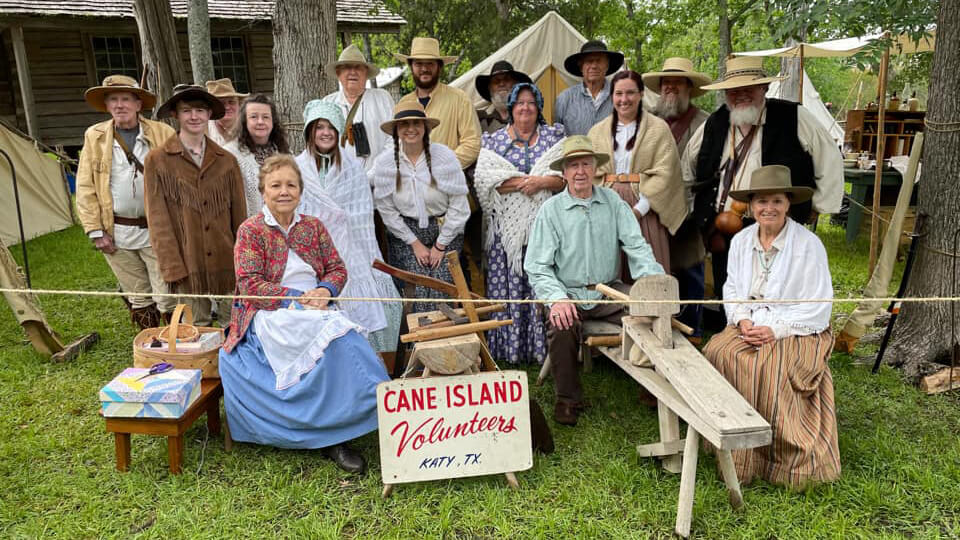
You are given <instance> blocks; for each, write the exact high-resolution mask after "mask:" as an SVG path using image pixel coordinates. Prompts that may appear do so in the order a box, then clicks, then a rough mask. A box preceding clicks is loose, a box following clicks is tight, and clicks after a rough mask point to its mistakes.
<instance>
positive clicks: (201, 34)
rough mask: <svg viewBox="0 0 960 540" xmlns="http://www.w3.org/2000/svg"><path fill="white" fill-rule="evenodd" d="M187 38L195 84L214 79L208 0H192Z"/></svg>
mask: <svg viewBox="0 0 960 540" xmlns="http://www.w3.org/2000/svg"><path fill="white" fill-rule="evenodd" d="M187 38H188V39H189V41H190V67H191V68H192V69H193V84H198V85H201V86H202V85H203V84H204V83H206V82H207V81H212V80H213V79H214V74H213V52H212V51H211V50H210V15H209V14H208V13H207V0H190V10H189V12H188V14H187Z"/></svg>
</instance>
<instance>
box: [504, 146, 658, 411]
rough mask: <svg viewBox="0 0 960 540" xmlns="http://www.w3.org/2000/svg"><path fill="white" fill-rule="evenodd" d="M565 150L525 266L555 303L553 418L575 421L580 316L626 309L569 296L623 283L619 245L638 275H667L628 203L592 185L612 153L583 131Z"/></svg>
mask: <svg viewBox="0 0 960 540" xmlns="http://www.w3.org/2000/svg"><path fill="white" fill-rule="evenodd" d="M563 154H564V157H563V158H561V159H559V160H557V161H555V162H553V163H552V164H551V165H550V167H551V168H552V169H554V170H558V171H563V178H564V179H565V180H566V182H567V189H565V190H564V191H562V192H560V193H558V194H557V195H555V196H554V197H552V198H550V199H548V200H547V202H545V203H544V204H543V206H541V207H540V211H539V212H538V213H537V218H536V220H535V221H534V224H533V231H532V232H531V233H530V240H529V242H528V245H527V255H526V258H525V259H524V264H523V269H524V270H525V271H526V272H527V277H528V278H529V279H530V284H531V286H532V287H533V290H534V293H535V294H536V296H537V298H538V299H541V300H547V301H548V302H551V303H550V304H549V305H550V324H549V326H548V329H547V350H548V354H549V355H550V367H551V372H552V375H553V379H554V386H555V392H556V397H557V403H556V406H555V409H554V418H555V419H556V421H557V423H560V424H567V425H571V426H572V425H576V423H577V418H578V416H579V415H580V411H581V410H582V409H583V403H584V402H583V388H582V387H581V385H580V375H579V373H578V372H577V364H576V360H577V350H578V349H579V347H580V341H581V338H582V325H581V322H582V321H584V320H598V319H601V320H607V321H609V322H615V323H619V321H620V318H621V317H623V314H624V313H623V307H622V306H619V305H616V304H599V305H598V304H574V303H572V302H570V301H569V300H599V299H600V298H602V296H603V295H602V294H601V293H599V292H597V291H595V290H593V289H592V287H593V286H595V285H597V284H598V283H605V284H608V285H610V286H611V287H615V288H619V289H624V288H625V286H624V284H623V283H622V282H620V281H619V278H620V250H621V246H622V249H623V252H624V253H626V256H627V261H628V263H629V266H630V275H631V276H632V277H633V278H634V279H636V278H639V277H641V276H647V275H651V274H662V273H663V267H661V266H660V264H658V263H657V262H656V259H654V257H653V250H652V249H650V246H649V245H648V244H647V242H646V241H645V240H644V238H643V233H642V232H641V231H640V225H639V224H638V223H637V219H636V217H634V215H633V211H632V210H631V209H630V207H629V206H628V205H627V203H625V202H623V200H622V199H621V198H620V197H619V196H618V195H617V194H616V192H614V191H613V190H611V189H608V188H605V187H601V186H595V185H593V178H594V173H595V171H596V167H597V166H598V165H602V164H603V163H605V162H606V161H607V160H609V159H610V157H609V156H607V155H606V154H599V153H596V152H594V151H593V145H592V144H591V142H590V139H588V138H587V137H585V136H582V135H577V136H571V137H568V138H567V139H566V141H565V142H564V146H563Z"/></svg>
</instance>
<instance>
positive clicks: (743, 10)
mask: <svg viewBox="0 0 960 540" xmlns="http://www.w3.org/2000/svg"><path fill="white" fill-rule="evenodd" d="M756 3H757V0H749V1H748V2H747V3H746V4H744V5H743V6H742V7H741V8H740V9H739V10H737V12H736V13H734V14H733V15H730V17H729V19H730V24H731V25H733V24H736V23H737V22H738V21H739V20H740V17H743V16H744V15H746V13H747V12H748V11H750V9H751V8H752V7H753V5H754V4H756Z"/></svg>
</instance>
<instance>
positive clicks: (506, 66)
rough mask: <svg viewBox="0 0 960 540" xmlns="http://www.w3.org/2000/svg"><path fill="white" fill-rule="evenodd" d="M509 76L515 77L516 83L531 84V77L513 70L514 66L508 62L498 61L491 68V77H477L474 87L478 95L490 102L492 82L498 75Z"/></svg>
mask: <svg viewBox="0 0 960 540" xmlns="http://www.w3.org/2000/svg"><path fill="white" fill-rule="evenodd" d="M502 74H507V75H510V76H511V77H513V80H514V81H515V83H514V84H516V83H522V82H525V83H531V84H533V81H532V80H530V76H529V75H527V74H526V73H524V72H522V71H517V70H515V69H513V64H511V63H510V62H507V61H506V60H497V61H496V62H495V63H494V64H493V67H491V68H490V74H489V75H477V78H476V79H474V80H473V87H474V88H476V89H477V93H478V94H480V97H482V98H483V99H485V100H487V101H490V81H491V80H492V79H493V78H494V77H496V76H497V75H502Z"/></svg>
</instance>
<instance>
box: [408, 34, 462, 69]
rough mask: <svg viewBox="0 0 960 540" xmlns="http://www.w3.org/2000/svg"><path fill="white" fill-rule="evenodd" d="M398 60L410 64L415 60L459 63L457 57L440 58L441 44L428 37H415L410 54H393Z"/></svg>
mask: <svg viewBox="0 0 960 540" xmlns="http://www.w3.org/2000/svg"><path fill="white" fill-rule="evenodd" d="M393 56H394V57H396V59H397V60H400V61H401V62H404V63H409V62H412V61H414V60H439V61H440V62H443V63H444V64H450V63H453V62H456V61H457V57H456V56H440V42H439V41H437V40H435V39H433V38H427V37H415V38H413V42H412V43H411V44H410V54H400V53H393Z"/></svg>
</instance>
